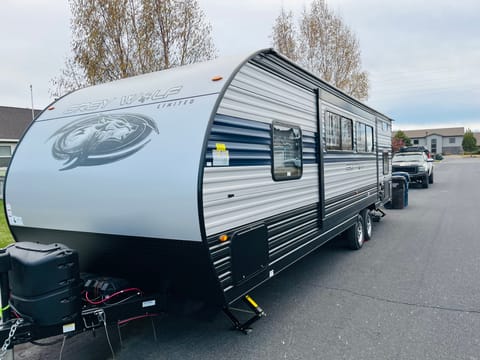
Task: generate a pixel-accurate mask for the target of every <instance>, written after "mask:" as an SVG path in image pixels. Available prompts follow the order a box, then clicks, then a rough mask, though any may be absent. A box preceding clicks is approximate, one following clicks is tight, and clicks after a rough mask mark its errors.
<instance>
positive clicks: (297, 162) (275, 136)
mask: <svg viewBox="0 0 480 360" xmlns="http://www.w3.org/2000/svg"><path fill="white" fill-rule="evenodd" d="M272 149H273V169H272V176H273V179H274V180H290V179H298V178H300V177H301V176H302V169H303V166H302V132H301V130H300V127H298V126H292V125H286V124H279V123H273V125H272Z"/></svg>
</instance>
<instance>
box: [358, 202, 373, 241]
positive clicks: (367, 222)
mask: <svg viewBox="0 0 480 360" xmlns="http://www.w3.org/2000/svg"><path fill="white" fill-rule="evenodd" d="M361 215H362V219H363V237H364V241H368V240H370V239H371V238H372V232H373V220H372V215H371V214H370V210H369V209H365V210H363V211H362V213H361Z"/></svg>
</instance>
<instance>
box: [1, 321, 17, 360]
mask: <svg viewBox="0 0 480 360" xmlns="http://www.w3.org/2000/svg"><path fill="white" fill-rule="evenodd" d="M21 323H23V319H22V318H19V319H17V320H16V321H15V322H14V324H13V325H12V327H11V328H10V332H9V333H8V338H6V339H5V342H4V343H3V345H2V348H1V349H0V360H3V357H4V356H5V355H6V353H7V350H8V347H9V346H10V343H11V341H12V339H13V337H14V336H15V332H16V331H17V328H18V327H19V326H20V324H21Z"/></svg>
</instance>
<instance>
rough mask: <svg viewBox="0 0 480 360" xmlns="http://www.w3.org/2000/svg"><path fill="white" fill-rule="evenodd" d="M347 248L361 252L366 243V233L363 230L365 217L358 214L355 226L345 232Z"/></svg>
mask: <svg viewBox="0 0 480 360" xmlns="http://www.w3.org/2000/svg"><path fill="white" fill-rule="evenodd" d="M345 239H346V241H347V246H348V247H349V248H350V249H352V250H359V249H361V248H362V246H363V243H364V242H365V231H364V228H363V217H362V215H360V214H358V215H357V219H356V221H355V224H354V225H352V226H351V227H350V229H348V230H347V231H345Z"/></svg>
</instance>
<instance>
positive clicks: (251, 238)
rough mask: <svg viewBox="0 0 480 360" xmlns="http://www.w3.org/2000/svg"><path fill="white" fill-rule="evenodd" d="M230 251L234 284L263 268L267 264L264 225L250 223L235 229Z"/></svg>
mask: <svg viewBox="0 0 480 360" xmlns="http://www.w3.org/2000/svg"><path fill="white" fill-rule="evenodd" d="M231 251H232V270H233V281H234V284H235V285H240V284H242V283H243V282H245V281H247V280H248V279H250V278H251V277H253V276H255V275H256V274H258V273H260V272H261V271H262V270H265V269H266V268H267V265H268V231H267V227H266V225H265V224H263V223H262V224H257V225H252V226H249V227H248V228H245V229H242V230H239V231H237V232H236V233H235V234H234V235H233V237H232V247H231Z"/></svg>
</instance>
